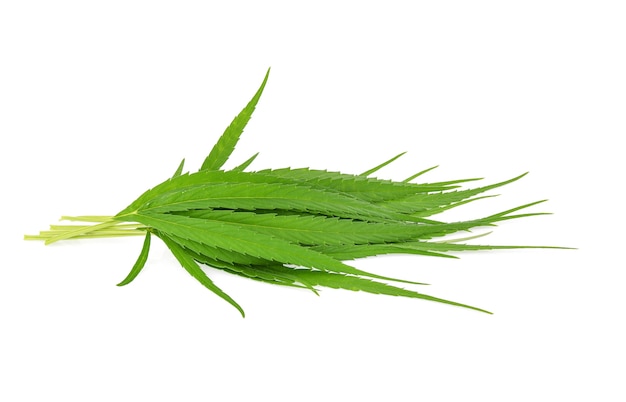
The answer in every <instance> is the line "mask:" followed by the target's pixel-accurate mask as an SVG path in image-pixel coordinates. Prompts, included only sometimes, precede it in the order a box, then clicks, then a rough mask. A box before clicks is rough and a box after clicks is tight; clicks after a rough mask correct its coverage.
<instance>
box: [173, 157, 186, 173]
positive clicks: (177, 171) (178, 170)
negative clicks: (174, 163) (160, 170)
mask: <svg viewBox="0 0 626 402" xmlns="http://www.w3.org/2000/svg"><path fill="white" fill-rule="evenodd" d="M184 166H185V159H184V158H183V160H182V161H180V165H178V168H177V169H176V171H175V172H174V175H173V176H172V178H174V177H178V176H180V175H181V173H183V167H184Z"/></svg>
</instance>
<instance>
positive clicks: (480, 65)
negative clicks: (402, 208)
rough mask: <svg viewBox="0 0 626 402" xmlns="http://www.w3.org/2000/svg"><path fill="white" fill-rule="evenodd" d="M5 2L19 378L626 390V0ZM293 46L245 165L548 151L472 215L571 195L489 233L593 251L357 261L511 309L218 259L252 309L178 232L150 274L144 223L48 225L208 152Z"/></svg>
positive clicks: (224, 395)
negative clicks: (92, 229)
mask: <svg viewBox="0 0 626 402" xmlns="http://www.w3.org/2000/svg"><path fill="white" fill-rule="evenodd" d="M222 3H224V4H226V3H227V4H228V5H227V6H225V5H220V4H222ZM261 3H263V4H261ZM0 4H1V5H0V133H1V139H0V141H1V142H2V145H1V148H0V157H1V158H0V163H1V164H2V166H1V171H2V178H3V179H2V184H3V185H2V190H1V194H2V195H1V197H0V203H1V207H2V211H3V213H4V218H3V227H2V230H1V231H0V233H1V236H2V238H1V239H0V240H1V242H0V244H1V245H2V246H1V247H2V258H3V261H2V264H1V267H0V325H1V329H0V400H3V401H35V400H37V401H44V400H63V401H111V400H117V401H131V400H132V401H139V400H185V401H204V400H219V401H235V400H237V401H243V400H274V401H288V400H289V401H291V400H298V401H313V400H427V401H468V400H471V401H474V400H475V401H479V400H480V401H559V400H560V401H563V400H581V401H590V400H598V401H624V400H626V390H625V387H626V386H625V385H624V378H625V373H626V367H625V363H624V362H625V359H626V354H625V347H624V339H626V331H625V330H624V327H623V326H622V324H623V322H624V307H626V300H625V297H624V279H626V276H625V275H624V262H623V261H624V258H623V254H622V247H623V241H622V239H623V226H624V224H625V223H626V222H625V221H624V213H623V205H624V202H623V198H621V197H620V195H621V194H622V191H623V174H624V172H625V171H626V169H625V163H624V157H623V154H624V146H623V145H622V143H621V142H618V141H620V137H623V135H624V133H625V129H626V122H625V114H624V111H625V110H626V109H625V107H626V98H625V96H626V95H625V94H626V79H625V77H626V74H625V73H624V72H625V71H626V56H625V49H626V46H625V45H626V28H625V27H626V24H624V21H626V12H625V10H624V6H623V2H620V1H615V2H611V1H597V0H596V1H562V2H559V1H523V2H510V1H459V2H455V1H433V2H425V1H411V2H409V1H407V2H398V1H386V2H384V5H382V4H383V2H378V4H377V3H374V2H365V1H359V2H356V1H355V2H345V1H343V2H342V1H332V2H324V1H316V2H309V3H308V4H305V3H304V2H284V3H281V2H238V1H230V2H208V1H197V2H191V1H181V2H163V1H150V2H138V1H107V2H86V1H75V2H70V1H51V2H48V1H46V2H33V1H3V2H2V3H0ZM269 66H271V67H272V72H271V76H270V79H269V82H268V85H267V88H266V91H265V94H264V95H263V97H262V99H261V101H260V104H259V107H258V108H257V112H256V114H255V116H254V117H253V119H252V121H251V123H250V124H249V126H248V129H247V130H246V132H245V135H244V137H243V139H242V142H241V143H240V146H238V148H237V150H236V152H235V154H234V155H233V161H232V162H231V165H229V166H234V165H235V164H236V163H239V162H241V161H243V160H245V159H247V158H248V157H249V156H250V155H252V154H253V153H254V152H257V151H260V152H261V154H260V156H259V158H258V159H257V161H256V162H255V164H254V165H253V167H256V168H266V167H285V166H299V167H302V166H311V167H314V168H328V169H333V170H341V171H344V172H349V173H360V172H362V171H364V170H367V169H368V168H370V167H372V166H373V165H375V164H378V163H380V162H382V161H383V160H385V159H387V158H389V157H391V156H393V155H395V154H397V153H399V152H402V151H408V153H407V155H405V156H404V157H403V158H401V159H400V160H398V161H397V162H396V163H395V164H394V165H392V166H390V167H388V168H386V169H385V170H384V171H381V172H380V176H381V177H384V178H394V179H404V178H405V177H406V176H409V175H410V174H412V173H414V172H416V171H418V170H421V169H424V168H427V167H430V166H433V165H440V167H439V168H438V169H436V170H435V171H433V172H432V173H430V174H429V176H427V177H426V178H425V179H428V180H441V179H443V180H445V179H458V178H465V177H484V178H485V180H486V181H487V182H495V181H498V180H503V179H507V178H510V177H513V176H515V175H517V174H519V173H522V172H525V171H530V174H529V175H528V176H527V177H525V178H524V179H523V180H522V181H520V182H517V183H515V184H511V185H510V186H507V187H504V188H502V189H500V191H499V192H498V193H501V194H502V196H500V197H497V198H493V199H489V200H484V201H482V203H477V204H474V205H468V206H467V207H465V208H463V209H459V211H451V212H453V213H451V214H450V215H449V216H448V218H449V219H456V218H471V217H474V216H480V215H481V214H490V213H494V212H498V211H500V210H503V209H507V208H510V207H513V206H517V205H519V204H523V203H526V202H531V201H535V200H539V199H544V198H548V199H549V202H547V203H546V204H543V205H541V206H537V207H536V208H534V209H533V211H550V212H554V215H549V216H541V217H534V218H529V219H528V220H519V221H511V222H505V223H503V224H501V225H500V226H499V227H497V228H496V230H495V232H494V233H493V234H491V235H490V236H489V237H487V238H485V239H481V242H483V243H492V244H548V245H563V246H572V247H577V248H578V250H576V251H554V250H522V251H510V252H509V251H503V252H485V253H482V252H481V253H466V254H463V255H461V257H462V258H461V259H460V260H447V259H445V260H439V259H435V258H426V257H424V258H420V257H417V256H413V257H397V256H396V257H379V258H373V259H367V260H362V261H359V262H357V266H358V267H359V268H363V269H369V270H372V271H375V272H378V273H381V274H385V275H391V276H397V277H402V278H406V279H413V280H417V281H424V282H428V283H431V284H432V285H431V286H429V287H428V288H427V289H424V292H427V293H430V294H433V295H436V296H440V297H445V298H449V299H452V300H456V301H460V302H465V303H469V304H473V305H477V306H480V307H483V308H487V309H490V310H492V311H494V312H495V314H494V315H492V316H490V315H486V314H481V313H477V312H473V311H469V310H464V309H461V308H455V307H450V306H444V305H439V304H436V303H430V302H426V301H420V300H412V299H401V298H394V297H384V296H377V295H369V294H363V293H355V292H350V291H339V290H323V291H322V292H321V296H320V297H316V296H314V295H313V294H311V293H310V292H306V291H300V290H295V289H284V288H280V287H275V286H274V287H273V286H270V285H265V284H260V283H257V282H253V281H249V280H245V279H241V278H238V277H231V276H228V275H226V274H222V273H221V272H213V271H210V272H209V274H210V275H211V277H212V278H213V279H214V280H215V281H216V282H217V283H218V284H219V285H220V286H221V287H222V288H223V289H224V290H225V291H227V292H228V293H230V294H231V295H232V296H233V297H234V298H235V299H236V300H237V301H238V302H239V303H240V304H241V305H242V306H243V307H244V309H245V310H246V313H247V318H245V319H242V318H241V317H240V316H239V314H238V313H237V312H236V310H234V309H233V308H232V307H231V306H229V305H228V304H226V303H225V302H223V301H222V300H220V299H219V298H217V297H216V296H214V295H212V294H210V293H209V292H208V291H207V290H206V289H204V288H203V287H202V286H200V285H199V284H198V283H196V282H195V281H194V280H193V278H191V277H190V276H189V275H188V274H187V273H186V272H184V270H182V269H181V268H180V267H179V266H178V265H177V263H176V261H175V260H174V259H173V257H172V256H171V255H169V254H168V252H167V251H166V250H165V248H164V247H163V245H162V244H160V243H159V242H158V241H155V242H154V247H153V249H152V253H151V255H150V258H149V261H148V264H147V266H146V268H145V270H144V272H142V273H141V275H140V276H139V277H138V278H137V280H136V281H135V282H134V283H133V284H131V285H129V286H128V287H125V288H118V287H116V286H115V284H116V283H117V282H118V281H120V280H121V279H122V278H123V277H124V276H125V275H126V273H127V271H128V270H129V269H130V267H131V265H132V264H133V262H134V260H135V258H136V255H137V253H138V252H139V249H140V247H141V241H142V240H141V239H140V238H130V239H113V240H102V241H95V240H94V241H79V242H73V243H72V242H68V243H66V244H56V245H53V246H50V247H44V246H43V245H42V244H40V243H35V242H24V241H22V236H23V234H25V233H35V232H37V231H39V230H40V229H45V228H46V226H47V224H49V223H53V222H55V221H56V220H57V219H58V217H59V216H60V215H62V214H73V215H79V214H103V215H107V214H115V213H116V212H118V210H120V209H122V208H123V207H125V206H126V205H127V204H128V203H130V201H132V200H133V199H134V198H135V197H136V196H137V195H139V193H141V192H143V191H144V190H145V189H147V188H149V187H150V186H152V185H154V184H156V183H158V182H160V181H162V180H163V179H165V178H167V177H168V176H170V175H171V174H172V172H173V171H174V169H175V168H176V166H177V165H178V162H179V161H180V159H181V158H183V157H186V158H187V162H188V167H189V168H190V169H196V168H197V167H198V166H199V165H200V163H201V162H202V160H203V158H204V156H205V155H206V153H207V152H208V151H209V149H210V147H211V145H212V144H213V142H214V141H215V140H216V139H217V137H218V136H219V135H220V134H221V133H222V131H223V129H224V128H225V127H226V126H227V125H228V123H229V122H230V120H231V118H232V117H233V116H234V115H235V114H236V113H238V112H239V110H240V109H241V108H242V107H243V106H244V105H245V103H246V102H247V101H248V100H249V98H250V97H251V96H252V94H253V93H254V91H255V90H256V88H257V87H258V85H259V84H260V82H261V79H262V77H263V75H264V73H265V71H266V69H267V68H268V67H269ZM479 204H480V205H479Z"/></svg>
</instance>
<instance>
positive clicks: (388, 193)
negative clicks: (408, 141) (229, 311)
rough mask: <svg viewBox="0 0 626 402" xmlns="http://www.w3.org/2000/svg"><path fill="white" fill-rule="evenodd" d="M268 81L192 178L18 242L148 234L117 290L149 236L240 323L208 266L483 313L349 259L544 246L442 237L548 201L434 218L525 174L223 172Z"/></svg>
mask: <svg viewBox="0 0 626 402" xmlns="http://www.w3.org/2000/svg"><path fill="white" fill-rule="evenodd" d="M269 72H270V71H269V69H268V71H267V74H266V75H265V77H264V79H263V82H262V84H261V86H260V88H259V89H258V90H257V92H256V93H255V94H254V96H253V97H252V99H251V100H250V102H249V103H248V104H247V105H246V107H244V109H243V110H242V111H241V112H240V113H239V114H238V115H237V116H236V117H235V118H234V119H233V121H232V123H231V124H230V125H229V126H228V127H227V128H226V130H225V131H224V133H223V134H222V136H221V137H220V138H219V139H218V141H217V143H216V144H215V145H214V146H213V148H212V149H211V151H210V153H209V155H208V156H207V157H206V158H205V160H204V162H203V163H202V166H201V168H200V170H199V171H196V172H193V173H190V172H187V173H184V172H183V169H184V163H185V160H184V159H183V160H182V162H181V163H180V165H179V166H178V168H177V169H176V170H175V172H174V174H173V175H172V176H171V177H170V178H168V179H167V180H165V181H164V182H162V183H160V184H158V185H156V186H155V187H153V188H152V189H149V190H147V191H145V192H144V193H143V194H141V195H140V196H139V197H138V198H137V199H136V200H135V201H133V202H132V203H130V204H129V205H128V207H126V208H124V209H123V210H122V211H120V212H119V213H117V214H116V215H113V216H75V217H71V216H64V217H62V219H63V220H67V221H72V222H83V223H88V224H70V225H52V226H51V227H50V230H47V231H42V232H40V233H39V234H38V235H27V236H25V239H27V240H43V241H44V242H45V244H51V243H54V242H56V241H60V240H69V239H78V238H98V237H117V236H135V235H141V236H145V240H144V243H143V247H142V249H141V252H140V254H139V256H138V258H137V261H136V262H135V264H134V265H133V267H132V269H131V271H130V272H129V274H128V275H127V277H126V278H125V279H124V280H122V281H121V282H120V283H119V284H118V286H124V285H127V284H129V283H131V282H132V281H133V280H134V279H135V278H136V277H137V276H138V275H139V273H140V272H141V270H142V269H143V268H144V266H145V264H146V261H147V260H148V254H149V251H150V244H151V238H152V235H154V236H156V237H158V238H159V239H161V240H162V241H163V242H164V243H165V245H166V246H167V247H168V248H169V250H170V251H171V252H172V254H173V255H174V257H175V258H176V259H177V260H178V262H179V263H180V265H181V266H182V267H183V268H184V269H185V270H186V271H187V272H189V274H190V275H191V276H193V277H194V278H196V279H197V280H198V281H199V282H200V283H201V284H202V285H203V286H205V287H206V288H207V289H209V290H210V291H212V292H213V293H215V294H216V295H218V296H219V297H221V298H222V299H224V300H225V301H227V302H228V303H230V304H231V305H232V306H234V307H235V308H236V309H237V310H238V311H239V312H240V313H241V315H242V316H243V315H244V311H243V309H242V308H241V306H240V305H239V304H237V302H235V300H234V299H233V298H231V297H230V296H229V295H228V294H226V293H225V292H224V291H223V290H222V289H220V288H219V287H218V286H217V285H216V284H215V283H213V281H212V280H211V279H210V278H209V277H208V275H207V274H206V272H205V271H204V270H203V269H202V266H203V265H206V266H210V267H213V268H216V269H221V270H223V271H226V272H229V273H231V274H234V275H239V276H243V277H246V278H250V279H254V280H257V281H261V282H265V283H271V284H275V285H283V286H295V287H301V288H304V289H309V290H311V291H313V292H315V293H317V291H318V290H317V288H316V287H329V288H336V289H348V290H353V291H363V292H369V293H375V294H385V295H391V296H402V297H410V298H418V299H424V300H430V301H435V302H439V303H445V304H451V305H455V306H461V307H466V308H470V309H474V310H478V311H482V312H488V311H486V310H483V309H480V308H477V307H473V306H469V305H466V304H461V303H456V302H453V301H449V300H444V299H440V298H437V297H433V296H429V295H426V294H424V293H421V292H417V291H414V290H409V289H404V288H402V287H399V286H397V285H392V284H391V283H393V282H396V283H408V284H419V283H417V282H411V281H406V280H402V279H395V278H389V277H386V276H383V275H378V274H374V273H370V272H365V271H362V270H360V269H357V268H355V267H353V266H352V265H349V264H347V263H346V262H345V261H350V260H354V259H357V258H363V257H368V256H374V255H380V254H417V255H425V256H438V257H448V258H456V256H455V255H453V254H450V253H456V252H460V251H468V250H494V249H516V248H529V247H541V246H490V245H476V244H469V243H466V242H467V241H469V240H473V239H476V238H478V237H482V236H483V235H484V234H478V235H470V236H469V237H464V238H456V239H454V238H450V237H449V235H452V234H455V233H458V232H463V233H467V232H469V231H471V230H472V229H475V228H477V227H488V226H494V225H495V224H496V223H497V222H500V221H504V220H509V219H516V218H522V217H528V216H535V215H542V214H543V213H538V212H530V213H517V212H518V211H520V210H523V209H526V208H528V207H531V206H534V205H536V204H538V203H541V202H543V201H537V202H533V203H530V204H525V205H521V206H518V207H515V208H512V209H509V210H506V211H503V212H499V213H496V214H493V215H490V216H487V217H484V218H477V219H471V220H467V221H458V222H444V221H439V220H433V219H431V217H432V216H433V215H436V214H440V213H442V212H445V211H446V210H449V209H451V208H455V207H458V206H461V205H464V204H467V203H469V202H473V201H477V200H480V199H483V198H487V197H491V195H481V194H483V193H485V192H487V191H490V190H493V189H495V188H499V187H502V186H504V185H507V184H510V183H512V182H514V181H517V180H519V179H521V178H522V177H523V176H524V174H522V175H520V176H517V177H514V178H512V179H510V180H506V181H503V182H499V183H495V184H491V185H486V186H482V187H476V188H470V189H460V186H461V185H462V184H465V183H468V182H472V181H475V180H479V179H476V178H466V179H460V180H450V181H445V182H434V183H414V182H413V181H414V180H415V179H416V178H418V177H420V176H422V175H423V174H425V173H427V172H428V171H430V170H432V169H434V167H433V168H429V169H426V170H423V171H421V172H418V173H416V174H414V175H412V176H410V177H408V178H407V179H405V180H403V181H392V180H382V179H378V178H375V177H372V175H373V174H374V173H376V172H377V171H379V170H380V169H382V168H383V167H385V166H387V165H389V164H390V163H392V162H394V161H395V160H396V159H398V158H399V157H401V156H403V155H404V153H401V154H399V155H396V156H394V157H392V158H391V159H388V160H387V161H385V162H383V163H380V164H378V165H376V166H375V167H373V168H371V169H369V170H367V171H365V172H363V173H361V174H345V173H340V172H330V171H326V170H314V169H309V168H299V169H292V168H282V169H265V170H258V171H246V169H248V168H249V167H250V165H251V164H252V163H253V161H254V160H255V158H256V157H257V155H258V154H255V155H253V156H252V157H250V158H249V159H247V160H246V161H244V162H242V163H241V164H240V165H238V166H237V167H235V168H233V169H230V170H223V169H222V166H223V165H224V163H225V162H226V161H227V160H228V159H229V157H230V155H231V154H232V152H233V151H234V149H235V146H236V144H237V142H238V141H239V138H240V137H241V134H242V133H243V130H244V128H245V127H246V124H247V123H248V121H249V120H250V118H251V117H252V113H253V112H254V109H255V108H256V105H257V103H258V102H259V99H260V97H261V94H262V93H263V90H264V88H265V85H266V83H267V80H268V77H269ZM434 239H438V240H434ZM542 248H559V247H542ZM388 282H391V283H388Z"/></svg>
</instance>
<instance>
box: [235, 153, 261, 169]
mask: <svg viewBox="0 0 626 402" xmlns="http://www.w3.org/2000/svg"><path fill="white" fill-rule="evenodd" d="M257 156H259V153H258V152H257V153H256V154H254V155H252V156H251V157H250V158H248V160H246V161H245V162H244V163H242V164H241V165H239V166H236V167H234V168H233V169H231V171H232V172H243V171H244V170H245V169H246V168H247V167H248V166H250V164H251V163H252V162H254V160H255V159H256V157H257Z"/></svg>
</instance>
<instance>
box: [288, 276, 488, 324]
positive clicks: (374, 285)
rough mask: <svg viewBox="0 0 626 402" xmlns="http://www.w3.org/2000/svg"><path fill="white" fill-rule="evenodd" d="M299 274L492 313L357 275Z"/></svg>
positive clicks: (314, 281)
mask: <svg viewBox="0 0 626 402" xmlns="http://www.w3.org/2000/svg"><path fill="white" fill-rule="evenodd" d="M298 276H299V277H300V278H302V279H303V280H305V281H307V282H308V283H311V284H313V285H319V286H325V287H329V288H335V289H347V290H353V291H362V292H367V293H374V294H384V295H389V296H402V297H410V298H415V299H424V300H430V301H434V302H438V303H444V304H450V305H453V306H458V307H464V308H469V309H472V310H476V311H480V312H483V313H487V314H492V313H491V312H489V311H487V310H483V309H481V308H478V307H473V306H470V305H467V304H462V303H457V302H453V301H450V300H446V299H441V298H438V297H434V296H430V295H426V294H423V293H418V292H415V291H412V290H407V289H403V288H399V287H396V286H392V285H388V284H385V283H381V282H377V281H374V280H371V279H366V278H359V277H356V276H350V275H343V274H334V273H328V272H319V271H305V270H301V271H300V272H298Z"/></svg>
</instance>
